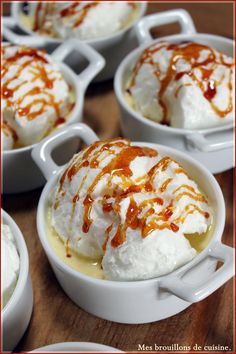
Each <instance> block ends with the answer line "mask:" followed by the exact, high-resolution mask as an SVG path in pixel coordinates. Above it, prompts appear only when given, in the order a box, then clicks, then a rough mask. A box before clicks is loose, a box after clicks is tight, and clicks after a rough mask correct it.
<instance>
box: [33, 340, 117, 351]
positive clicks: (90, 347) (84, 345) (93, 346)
mask: <svg viewBox="0 0 236 354" xmlns="http://www.w3.org/2000/svg"><path fill="white" fill-rule="evenodd" d="M75 348H77V350H78V351H80V352H82V350H85V351H86V352H89V351H90V352H92V351H98V352H103V351H107V352H108V351H109V353H113V352H114V353H116V352H118V353H123V352H122V351H121V350H119V349H116V348H113V347H110V346H107V345H104V344H100V343H93V342H61V343H55V344H50V345H46V346H44V347H41V348H37V349H35V350H33V351H32V352H31V353H35V352H41V351H42V352H46V351H47V350H48V351H50V352H52V351H54V352H58V350H59V351H60V350H63V352H65V350H66V351H67V352H68V351H70V350H73V351H74V350H75Z"/></svg>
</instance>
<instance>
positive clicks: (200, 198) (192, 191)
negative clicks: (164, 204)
mask: <svg viewBox="0 0 236 354" xmlns="http://www.w3.org/2000/svg"><path fill="white" fill-rule="evenodd" d="M182 188H184V189H187V190H188V191H184V192H181V193H179V194H177V195H176V196H175V198H176V200H177V201H179V200H180V199H181V198H182V197H184V196H188V197H190V198H191V199H194V200H196V201H199V202H203V203H207V200H206V198H205V197H204V195H202V194H201V193H196V191H195V189H194V188H193V187H191V186H189V185H187V184H182V185H181V186H180V187H178V188H176V190H175V191H174V194H175V193H176V192H178V191H179V190H180V189H182ZM189 191H190V192H189Z"/></svg>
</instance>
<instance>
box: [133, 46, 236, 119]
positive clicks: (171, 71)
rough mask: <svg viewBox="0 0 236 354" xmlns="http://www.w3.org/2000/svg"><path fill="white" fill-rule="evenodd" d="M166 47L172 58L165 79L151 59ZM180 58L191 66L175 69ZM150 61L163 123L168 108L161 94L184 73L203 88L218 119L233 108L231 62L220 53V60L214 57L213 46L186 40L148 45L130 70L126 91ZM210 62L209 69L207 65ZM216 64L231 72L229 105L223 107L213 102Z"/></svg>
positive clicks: (215, 92) (215, 89) (204, 94)
mask: <svg viewBox="0 0 236 354" xmlns="http://www.w3.org/2000/svg"><path fill="white" fill-rule="evenodd" d="M163 48H165V49H166V50H167V51H169V50H172V51H173V53H172V55H171V58H170V59H169V66H168V69H167V72H166V75H165V76H164V78H162V79H161V78H160V69H159V63H157V62H155V61H154V59H153V55H154V54H156V53H157V52H159V51H160V50H161V49H163ZM203 50H207V51H208V52H209V54H208V56H207V58H206V59H205V60H203V61H201V62H199V58H200V55H201V52H202V51H203ZM180 59H183V60H184V61H185V62H187V63H188V64H189V65H190V66H191V69H190V70H189V71H183V72H176V63H177V62H178V61H179V60H180ZM145 63H147V64H150V65H152V66H153V67H154V68H155V71H154V74H155V76H156V77H157V79H158V80H159V82H160V90H159V93H158V97H157V98H158V102H159V104H160V106H161V107H162V110H163V117H162V121H161V123H162V124H167V125H168V124H169V117H168V108H167V105H166V103H165V100H164V94H165V92H166V90H167V88H168V86H169V85H170V84H171V82H173V80H175V81H178V80H180V79H181V78H182V77H183V76H184V75H188V76H190V77H191V79H192V80H193V81H194V82H195V83H196V85H197V86H198V87H199V88H200V90H201V91H202V94H203V96H204V97H205V99H207V100H208V102H209V103H210V105H211V108H212V109H213V110H214V112H215V113H216V114H217V115H218V116H219V117H221V118H224V117H225V116H226V115H227V114H228V113H229V112H231V111H232V109H233V103H232V94H233V93H232V85H231V80H232V75H233V70H232V68H233V66H234V64H228V63H226V62H225V61H224V57H223V54H222V53H220V59H218V58H216V55H215V52H214V50H213V49H211V48H210V47H208V46H205V45H203V44H198V43H191V42H190V43H185V44H182V45H181V44H169V45H166V44H161V45H159V46H158V47H155V46H151V47H149V48H147V49H146V50H145V51H144V52H143V54H142V55H141V57H140V59H139V60H138V62H137V63H136V65H135V68H134V70H133V76H132V80H131V84H130V87H129V88H128V91H130V88H132V87H133V86H134V85H135V80H136V76H137V74H138V72H139V70H140V68H141V66H142V65H143V64H145ZM209 65H210V68H209V67H208V66H209ZM218 65H223V66H225V67H227V68H229V69H230V74H229V82H228V89H229V100H228V106H227V108H226V109H225V110H220V109H219V108H218V107H217V106H216V105H215V104H214V103H213V98H214V97H215V95H216V94H217V86H218V85H219V83H217V82H216V81H215V80H212V79H211V75H212V73H213V72H214V69H215V68H216V67H217V66H218ZM194 69H198V70H200V71H201V79H198V78H197V76H196V75H195V73H194ZM204 82H205V83H206V88H205V85H204ZM189 85H191V84H184V85H181V86H180V87H178V88H177V90H176V93H175V97H177V95H178V93H179V90H180V88H182V87H184V86H189Z"/></svg>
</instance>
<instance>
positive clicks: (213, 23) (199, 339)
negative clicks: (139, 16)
mask: <svg viewBox="0 0 236 354" xmlns="http://www.w3.org/2000/svg"><path fill="white" fill-rule="evenodd" d="M173 8H185V9H186V10H188V11H189V12H190V14H191V15H192V17H193V19H194V21H195V24H196V28H197V30H198V31H199V32H207V33H212V34H218V35H223V36H226V37H229V38H232V37H233V5H232V4H230V3H224V4H223V3H222V4H220V3H181V2H178V3H163V2H159V3H152V4H149V7H148V13H153V12H157V11H163V10H167V9H173ZM8 11H9V4H5V5H4V13H5V14H8ZM176 30H177V27H176V26H175V25H173V26H168V28H167V27H166V26H165V27H163V28H161V29H158V30H156V31H155V35H156V36H161V35H164V34H170V33H173V32H174V31H176ZM112 85H113V83H112V81H108V82H105V83H101V84H96V85H93V86H92V87H90V88H89V90H88V93H87V95H86V99H85V107H84V121H85V122H86V123H88V124H89V125H90V126H91V127H92V128H93V129H94V130H95V131H96V132H97V134H98V135H99V136H100V138H103V139H105V138H110V137H115V136H117V135H121V133H120V125H119V115H120V113H119V109H118V105H117V102H116V99H115V95H114V92H113V88H112ZM219 163H220V161H219ZM216 178H217V180H218V182H219V184H220V186H221V188H222V191H223V194H224V198H225V202H226V209H227V217H226V226H225V230H224V235H223V241H224V243H226V244H228V245H231V246H232V245H233V192H232V191H233V170H230V171H227V172H224V173H221V174H217V175H216ZM16 183H17V181H16ZM40 193H41V190H36V191H33V192H30V193H24V194H19V195H5V196H4V197H3V208H4V209H5V210H6V211H7V212H8V213H9V214H10V215H11V216H12V217H13V219H14V220H15V221H16V223H17V224H18V225H19V227H20V229H21V230H22V232H23V234H24V237H25V240H26V243H27V247H28V250H29V256H30V273H31V277H32V282H33V290H34V310H33V315H32V319H31V322H30V325H29V328H28V329H27V331H26V333H25V335H24V337H23V339H22V340H21V342H20V343H19V345H18V347H17V348H16V352H18V351H29V350H33V349H35V348H38V347H41V346H44V345H48V344H52V343H56V342H65V341H82V342H86V341H91V342H98V343H103V344H106V345H110V346H113V347H117V348H119V349H121V350H123V351H137V350H138V345H139V344H141V345H142V344H145V345H146V346H152V347H153V349H155V348H154V345H155V344H156V345H158V346H160V345H168V346H170V345H172V344H178V345H179V346H191V347H193V346H194V345H195V344H198V345H199V346H201V347H202V348H203V347H204V346H205V345H208V346H212V345H221V346H228V348H229V349H228V350H225V351H231V350H233V349H234V348H233V345H234V344H233V281H232V280H231V281H229V282H228V283H227V284H226V285H224V286H223V287H221V288H220V289H219V290H218V291H216V292H215V293H214V294H213V295H211V296H209V297H208V298H207V299H205V300H203V301H201V302H199V303H196V304H193V305H192V306H190V307H189V308H188V309H186V310H185V311H183V312H182V313H180V314H178V315H176V316H174V317H171V318H169V319H166V320H163V321H160V322H155V323H152V324H144V325H122V324H117V323H113V322H109V321H105V320H102V319H99V318H97V317H94V316H92V315H90V314H88V313H86V312H85V311H83V310H81V309H80V308H78V307H77V306H76V305H74V304H73V303H72V301H71V300H70V299H69V298H68V297H67V296H66V295H65V293H64V292H63V290H62V289H61V287H60V285H59V284H58V282H57V280H56V278H55V276H54V274H53V272H52V270H51V268H50V266H49V263H48V261H47V258H46V256H45V253H44V251H43V249H42V247H41V245H40V242H39V240H38V236H37V230H36V209H37V204H38V200H39V197H40ZM208 349H209V348H208Z"/></svg>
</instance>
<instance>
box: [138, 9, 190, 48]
mask: <svg viewBox="0 0 236 354" xmlns="http://www.w3.org/2000/svg"><path fill="white" fill-rule="evenodd" d="M174 22H177V23H179V25H180V29H181V31H180V33H183V34H193V33H195V32H196V28H195V26H194V23H193V20H192V17H191V16H190V14H189V13H188V12H187V11H185V10H183V9H175V10H170V11H163V12H159V13H156V14H153V15H149V16H145V17H143V18H142V19H141V20H140V21H139V22H138V23H137V25H136V26H135V33H136V36H137V38H138V41H139V43H140V44H143V43H149V42H150V41H152V39H153V38H152V36H151V33H150V30H151V29H152V28H153V27H157V26H162V25H168V24H170V23H174Z"/></svg>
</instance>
